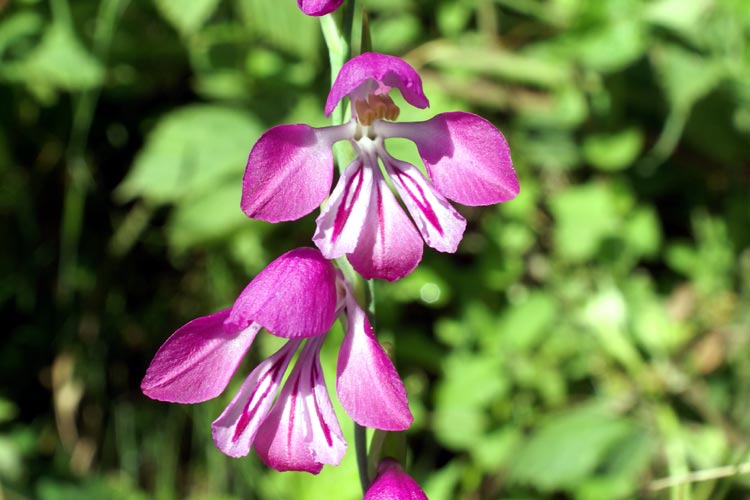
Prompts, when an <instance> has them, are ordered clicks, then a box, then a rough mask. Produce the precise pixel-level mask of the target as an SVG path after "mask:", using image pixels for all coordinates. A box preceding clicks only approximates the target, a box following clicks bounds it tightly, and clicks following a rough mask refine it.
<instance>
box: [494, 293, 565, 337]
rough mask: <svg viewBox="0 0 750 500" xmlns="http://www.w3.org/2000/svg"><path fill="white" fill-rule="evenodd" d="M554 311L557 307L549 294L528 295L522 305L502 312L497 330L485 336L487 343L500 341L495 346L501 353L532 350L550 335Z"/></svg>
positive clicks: (554, 315)
mask: <svg viewBox="0 0 750 500" xmlns="http://www.w3.org/2000/svg"><path fill="white" fill-rule="evenodd" d="M557 312H558V311H557V304H556V303H555V302H554V301H553V300H552V298H551V297H550V296H549V295H548V294H546V293H544V292H540V291H534V292H531V294H530V295H529V297H528V298H527V299H526V300H525V301H524V302H522V303H520V304H517V305H516V306H515V307H512V308H509V309H507V310H506V311H505V313H504V314H503V315H502V316H501V318H500V323H499V325H498V327H497V331H493V332H491V335H488V336H487V337H488V340H489V341H492V339H493V338H494V339H497V340H499V341H500V342H497V341H496V342H495V343H496V344H497V345H498V349H500V350H503V351H504V350H505V349H512V350H515V351H528V350H530V349H533V348H534V347H535V346H536V345H537V344H538V343H539V341H540V340H541V339H543V338H544V337H545V336H546V335H548V334H550V331H551V330H552V328H553V325H554V321H555V318H556V317H557ZM488 333H490V332H488Z"/></svg>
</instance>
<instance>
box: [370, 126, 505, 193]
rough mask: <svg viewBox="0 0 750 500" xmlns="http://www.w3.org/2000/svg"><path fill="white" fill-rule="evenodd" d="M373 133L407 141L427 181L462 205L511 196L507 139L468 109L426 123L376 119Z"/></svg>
mask: <svg viewBox="0 0 750 500" xmlns="http://www.w3.org/2000/svg"><path fill="white" fill-rule="evenodd" d="M373 125H375V126H377V128H378V130H376V132H378V133H382V134H383V135H384V136H385V137H405V138H407V139H411V140H413V141H414V142H415V143H416V145H417V149H418V150H419V154H420V155H421V157H422V160H423V161H424V163H425V166H426V167H427V171H428V172H429V174H430V178H431V179H432V184H433V185H434V186H435V188H436V189H437V190H438V191H440V193H442V194H443V195H444V196H445V197H447V198H449V199H451V200H453V201H457V202H458V203H461V204H463V205H471V206H479V205H492V204H495V203H500V202H503V201H508V200H510V199H512V198H514V197H515V196H516V195H517V194H518V191H519V186H518V177H517V176H516V172H515V170H514V169H513V162H512V161H511V159H510V148H509V147H508V143H507V142H506V140H505V137H503V134H502V133H500V131H499V130H497V128H495V126H494V125H492V124H491V123H490V122H488V121H487V120H485V119H484V118H482V117H480V116H477V115H473V114H471V113H462V112H453V113H442V114H440V115H437V116H435V117H433V118H432V119H430V120H428V121H426V122H420V123H387V122H383V121H379V122H376V123H374V124H373Z"/></svg>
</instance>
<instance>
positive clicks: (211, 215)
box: [167, 177, 260, 250]
mask: <svg viewBox="0 0 750 500" xmlns="http://www.w3.org/2000/svg"><path fill="white" fill-rule="evenodd" d="M241 191H242V185H241V182H240V180H239V177H238V178H237V179H233V180H232V179H230V180H228V181H227V182H226V183H225V184H223V185H221V186H219V187H217V188H215V189H212V190H211V191H210V192H208V193H205V194H203V195H201V196H197V197H196V198H195V199H192V198H191V199H186V200H185V202H184V203H180V204H179V205H178V206H177V207H175V210H174V211H173V212H172V217H171V218H170V220H169V225H168V227H167V235H168V237H169V242H170V244H171V246H172V247H173V248H176V249H177V250H184V249H186V248H188V247H191V246H195V245H197V244H200V243H205V242H208V241H217V240H221V239H222V238H224V237H226V236H228V235H230V234H232V233H233V232H234V231H235V230H237V229H239V228H240V227H242V225H243V224H251V225H253V224H260V223H259V222H258V221H252V220H248V218H247V217H245V214H243V213H242V210H240V195H241Z"/></svg>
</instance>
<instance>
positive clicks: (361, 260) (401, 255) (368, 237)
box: [348, 175, 423, 281]
mask: <svg viewBox="0 0 750 500" xmlns="http://www.w3.org/2000/svg"><path fill="white" fill-rule="evenodd" d="M378 177H379V179H376V180H375V182H373V188H372V194H371V196H370V206H369V208H368V211H367V219H366V220H365V223H364V226H363V227H362V232H361V234H360V235H359V241H358V242H357V247H356V248H355V249H354V252H352V253H350V254H348V258H349V262H351V264H352V267H354V269H355V270H356V271H357V272H358V273H359V274H361V275H362V277H364V278H365V279H373V278H378V279H385V280H388V281H396V280H398V279H401V278H403V277H404V276H406V275H407V274H409V273H410V272H412V271H413V270H414V268H415V267H417V264H419V261H420V260H422V247H423V245H422V238H421V237H420V236H419V233H418V232H417V230H416V229H414V225H413V224H412V223H411V221H410V220H409V218H408V217H407V216H406V214H405V213H404V211H403V209H402V208H401V205H399V204H398V201H396V198H395V197H394V196H393V193H392V192H391V189H390V188H389V187H388V184H386V182H385V180H384V179H383V178H382V176H380V175H378Z"/></svg>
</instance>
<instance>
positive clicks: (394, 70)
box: [325, 52, 430, 116]
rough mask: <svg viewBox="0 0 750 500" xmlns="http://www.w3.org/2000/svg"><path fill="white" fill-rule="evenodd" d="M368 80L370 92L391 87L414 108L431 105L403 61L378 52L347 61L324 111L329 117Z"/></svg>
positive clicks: (416, 78)
mask: <svg viewBox="0 0 750 500" xmlns="http://www.w3.org/2000/svg"><path fill="white" fill-rule="evenodd" d="M368 80H370V84H371V85H372V90H373V91H376V93H378V94H387V93H388V91H389V90H390V89H391V88H394V87H395V88H397V89H399V90H400V91H401V95H403V96H404V99H405V100H406V102H408V103H409V104H411V105H412V106H416V107H417V108H426V107H428V106H429V105H430V102H429V101H428V100H427V97H425V95H424V91H423V90H422V79H421V78H420V77H419V75H418V74H417V72H416V71H415V70H414V68H412V67H411V66H409V64H407V63H406V62H405V61H403V60H402V59H399V58H398V57H394V56H387V55H385V54H379V53H377V52H365V53H364V54H360V55H358V56H356V57H353V58H352V59H350V60H349V61H347V62H346V63H345V64H344V66H343V67H342V68H341V71H339V74H338V76H337V77H336V81H335V82H333V86H332V87H331V91H330V92H329V93H328V99H327V100H326V107H325V112H326V116H329V115H330V114H331V113H332V112H333V110H334V109H335V108H336V105H337V104H338V103H339V102H340V101H341V99H343V98H344V97H346V96H348V95H349V94H351V93H352V92H354V91H355V90H357V89H358V88H359V87H360V86H361V85H362V84H364V83H367V82H368Z"/></svg>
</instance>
